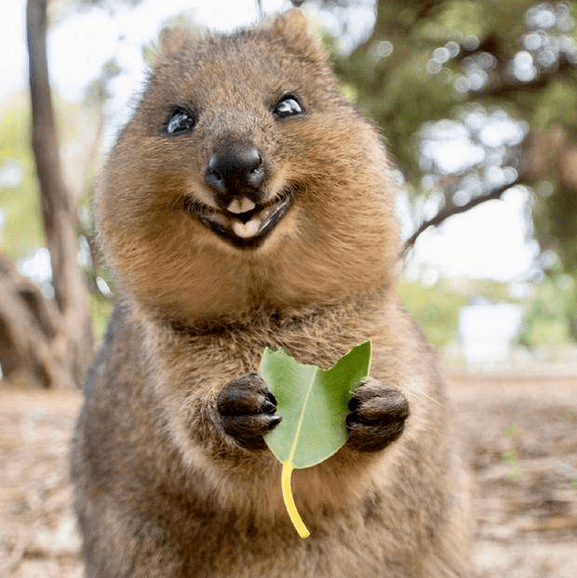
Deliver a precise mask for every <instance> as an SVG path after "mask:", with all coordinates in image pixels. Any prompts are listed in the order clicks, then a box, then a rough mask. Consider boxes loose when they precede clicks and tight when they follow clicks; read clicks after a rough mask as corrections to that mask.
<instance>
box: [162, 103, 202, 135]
mask: <svg viewBox="0 0 577 578" xmlns="http://www.w3.org/2000/svg"><path fill="white" fill-rule="evenodd" d="M197 120H198V119H197V118H196V114H195V113H194V112H193V111H192V110H190V109H189V108H187V107H185V106H177V107H175V108H174V109H173V110H172V112H171V113H170V115H169V117H168V120H167V121H166V124H165V125H164V132H165V133H166V134H168V135H179V134H185V133H188V132H190V131H191V130H192V129H193V128H194V127H195V125H196V122H197Z"/></svg>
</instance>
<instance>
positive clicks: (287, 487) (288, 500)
mask: <svg viewBox="0 0 577 578" xmlns="http://www.w3.org/2000/svg"><path fill="white" fill-rule="evenodd" d="M293 469H294V468H293V465H292V462H291V461H290V460H289V461H286V462H284V463H283V465H282V475H281V485H282V497H283V500H284V503H285V506H286V509H287V512H288V515H289V518H290V519H291V522H292V523H293V526H294V527H295V529H296V531H297V532H298V535H299V536H300V537H301V538H308V537H309V536H310V535H311V533H310V532H309V531H308V528H307V527H306V526H305V524H304V522H303V520H302V518H301V517H300V514H299V513H298V510H297V507H296V504H295V501H294V498H293V494H292V490H291V474H292V471H293Z"/></svg>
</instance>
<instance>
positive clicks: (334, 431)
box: [258, 341, 371, 468]
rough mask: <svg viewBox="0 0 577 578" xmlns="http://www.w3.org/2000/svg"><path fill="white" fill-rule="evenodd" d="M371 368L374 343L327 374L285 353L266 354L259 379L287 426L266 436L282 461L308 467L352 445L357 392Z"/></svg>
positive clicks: (359, 348) (355, 351) (351, 354)
mask: <svg viewBox="0 0 577 578" xmlns="http://www.w3.org/2000/svg"><path fill="white" fill-rule="evenodd" d="M370 365H371V342H370V341H367V342H365V343H363V344H361V345H358V346H357V347H355V348H354V349H352V350H351V351H350V352H349V353H347V354H346V355H345V356H344V357H342V358H341V359H339V361H337V363H335V365H333V367H331V368H330V369H327V370H326V371H325V370H323V369H321V368H320V367H317V366H315V365H302V364H300V363H298V362H297V361H296V360H295V359H294V358H292V357H291V356H290V355H288V354H286V353H285V352H284V351H282V350H276V351H272V350H270V349H268V348H266V349H265V351H264V353H263V356H262V359H261V363H260V367H259V369H258V373H259V375H260V376H261V377H262V378H263V379H264V380H265V382H266V383H267V385H268V387H269V389H270V390H271V392H272V393H273V394H274V396H275V397H276V400H277V413H278V414H279V415H281V416H282V422H281V423H280V424H279V425H278V426H277V427H276V428H275V429H274V430H272V431H271V432H269V433H268V434H266V435H265V441H266V443H267V445H268V447H269V448H270V450H271V451H272V453H273V454H274V455H275V457H276V458H277V459H278V460H279V461H280V462H281V463H284V462H286V461H289V460H290V461H291V462H292V464H293V467H294V468H308V467H311V466H314V465H316V464H319V463H320V462H322V461H324V460H326V459H327V458H329V457H330V456H332V455H333V454H334V453H335V452H336V451H337V450H338V449H339V448H340V447H341V446H342V445H343V444H344V443H345V442H346V441H347V428H346V423H345V418H346V416H347V414H348V413H349V410H348V407H347V405H348V402H349V400H350V398H351V394H352V391H353V390H354V389H355V388H356V387H357V386H358V385H359V383H360V382H361V381H362V380H363V379H365V378H366V377H367V376H368V374H369V371H370Z"/></svg>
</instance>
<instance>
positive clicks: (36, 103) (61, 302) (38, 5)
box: [26, 0, 93, 387]
mask: <svg viewBox="0 0 577 578" xmlns="http://www.w3.org/2000/svg"><path fill="white" fill-rule="evenodd" d="M46 5H47V0H28V4H27V14H26V15H27V37H28V54H29V64H30V73H29V74H30V77H29V79H30V97H31V103H32V149H33V151H34V157H35V161H36V171H37V175H38V181H39V186H40V197H41V210H42V218H43V221H44V231H45V235H46V246H47V248H48V250H49V252H50V259H51V263H52V279H53V285H54V299H55V303H56V307H55V309H56V312H57V314H56V315H55V320H56V321H55V322H54V332H55V333H56V334H58V335H59V339H60V340H61V341H62V343H63V351H64V352H65V354H64V356H63V359H61V360H60V362H61V363H62V364H63V365H64V367H63V374H65V373H68V374H69V376H70V379H64V382H66V383H62V384H57V385H60V386H62V387H64V386H66V385H69V384H70V383H75V384H77V385H79V384H80V383H81V382H82V380H83V379H84V374H85V371H86V369H87V367H88V364H89V362H90V359H91V357H92V352H93V340H92V329H91V323H90V317H89V307H88V290H87V287H86V284H85V282H84V279H83V277H82V272H81V270H80V267H79V265H78V260H77V255H78V240H77V234H76V228H77V213H76V207H75V203H74V201H73V200H72V197H71V195H70V192H69V191H68V188H67V186H66V184H65V182H64V177H63V173H62V167H61V161H60V154H59V150H60V149H59V142H58V134H57V127H56V120H55V115H54V109H53V105H52V96H51V90H50V81H49V76H48V62H47V55H46V21H47V14H46Z"/></svg>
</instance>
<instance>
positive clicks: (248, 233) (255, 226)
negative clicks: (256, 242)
mask: <svg viewBox="0 0 577 578" xmlns="http://www.w3.org/2000/svg"><path fill="white" fill-rule="evenodd" d="M261 225H262V221H261V220H260V219H259V218H257V217H255V218H254V219H251V220H250V221H247V222H246V223H242V222H241V221H237V220H234V221H233V222H232V230H233V232H234V234H235V235H236V236H237V237H240V238H241V239H249V238H250V237H254V236H255V235H256V234H257V233H258V232H259V230H260V227H261Z"/></svg>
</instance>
